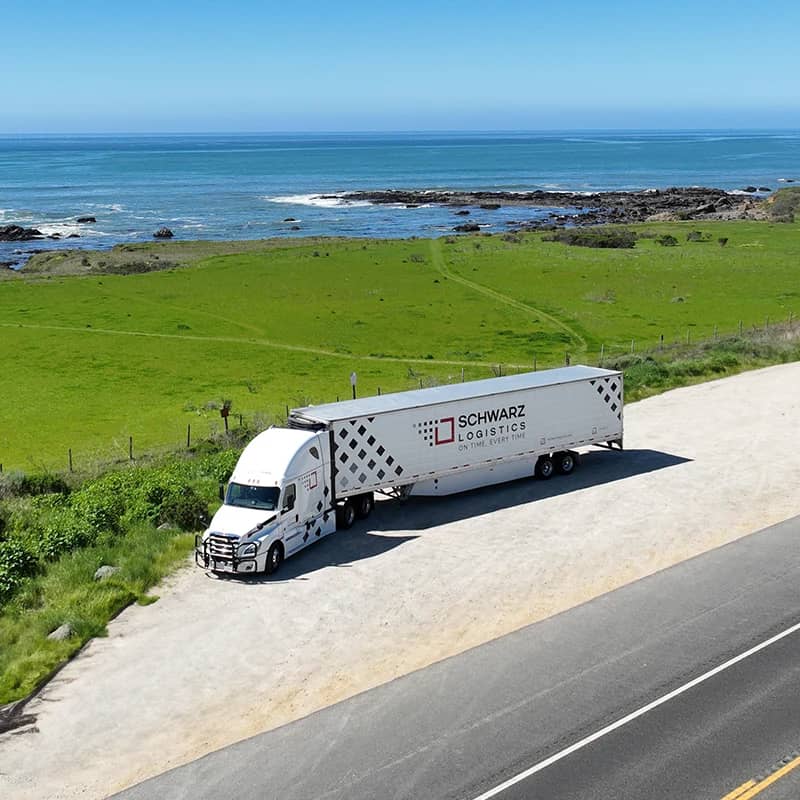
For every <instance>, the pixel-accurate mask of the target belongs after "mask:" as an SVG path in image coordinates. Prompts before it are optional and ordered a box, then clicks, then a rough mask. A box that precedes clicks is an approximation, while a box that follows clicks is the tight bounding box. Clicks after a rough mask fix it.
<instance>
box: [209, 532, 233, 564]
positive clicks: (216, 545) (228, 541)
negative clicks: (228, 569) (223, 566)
mask: <svg viewBox="0 0 800 800" xmlns="http://www.w3.org/2000/svg"><path fill="white" fill-rule="evenodd" d="M238 543H239V540H238V539H236V538H233V537H230V536H225V535H224V534H221V533H212V534H210V535H209V537H208V539H207V541H206V546H207V548H208V550H207V552H208V555H209V556H211V558H213V559H214V560H215V561H233V556H234V553H235V552H236V546H237V545H238Z"/></svg>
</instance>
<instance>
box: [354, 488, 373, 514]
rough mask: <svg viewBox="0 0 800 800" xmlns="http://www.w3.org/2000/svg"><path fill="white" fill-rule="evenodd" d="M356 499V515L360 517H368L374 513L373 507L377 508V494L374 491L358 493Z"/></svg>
mask: <svg viewBox="0 0 800 800" xmlns="http://www.w3.org/2000/svg"><path fill="white" fill-rule="evenodd" d="M354 500H355V509H356V516H357V517H358V518H359V519H366V518H367V517H368V516H369V515H370V514H371V513H372V509H373V508H375V496H374V495H373V494H372V492H366V493H365V494H360V495H358V497H356V498H354Z"/></svg>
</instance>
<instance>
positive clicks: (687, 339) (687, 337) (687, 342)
mask: <svg viewBox="0 0 800 800" xmlns="http://www.w3.org/2000/svg"><path fill="white" fill-rule="evenodd" d="M686 344H689V329H688V328H687V329H686Z"/></svg>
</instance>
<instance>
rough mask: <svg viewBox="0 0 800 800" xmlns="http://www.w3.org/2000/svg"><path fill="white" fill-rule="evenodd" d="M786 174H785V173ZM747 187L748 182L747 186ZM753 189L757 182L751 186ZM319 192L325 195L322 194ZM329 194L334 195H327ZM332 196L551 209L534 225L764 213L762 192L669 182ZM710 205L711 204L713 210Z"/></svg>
mask: <svg viewBox="0 0 800 800" xmlns="http://www.w3.org/2000/svg"><path fill="white" fill-rule="evenodd" d="M784 180H787V179H784ZM749 188H750V187H748V189H749ZM753 191H754V192H756V191H757V190H756V188H755V187H753ZM322 197H323V198H325V197H326V196H325V195H323V196H322ZM330 197H334V196H333V195H331V196H330ZM335 199H337V200H345V201H361V202H363V201H367V202H370V203H375V204H376V205H384V204H387V205H388V204H403V205H407V204H410V203H412V204H413V203H428V204H434V205H441V206H447V207H449V208H453V209H456V208H458V209H459V210H458V211H454V212H453V213H455V214H459V215H463V216H466V209H464V208H463V207H464V206H466V205H470V206H476V205H479V206H481V207H487V206H500V205H502V206H506V207H508V206H515V207H529V208H549V209H553V211H552V212H550V213H549V218H545V219H537V220H531V221H529V222H524V223H521V225H522V227H525V228H530V229H532V230H533V229H536V230H539V229H541V228H542V227H543V226H545V225H548V224H552V223H555V224H560V225H564V224H567V225H602V224H604V223H616V224H621V223H631V222H644V221H647V220H675V219H691V218H692V216H693V215H694V214H703V215H704V216H707V217H711V218H719V219H759V218H761V217H763V209H761V208H760V204H761V203H763V198H761V197H758V196H756V197H751V196H750V195H747V196H745V197H743V196H742V195H741V194H731V193H729V192H726V191H724V190H722V189H710V188H704V187H683V188H681V187H671V188H667V189H644V190H640V191H629V192H623V191H613V192H597V193H595V194H583V193H570V192H548V191H543V190H541V189H539V190H536V191H532V192H492V191H475V192H463V191H452V192H451V191H441V190H424V189H423V190H404V189H392V190H369V191H359V192H349V193H347V194H345V195H335ZM712 208H713V210H712Z"/></svg>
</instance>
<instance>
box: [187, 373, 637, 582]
mask: <svg viewBox="0 0 800 800" xmlns="http://www.w3.org/2000/svg"><path fill="white" fill-rule="evenodd" d="M622 406H623V393H622V374H621V373H620V372H617V371H612V370H607V369H600V368H598V367H586V366H574V367H563V368H560V369H551V370H546V371H542V372H528V373H524V374H519V375H511V376H507V377H501V378H489V379H487V380H480V381H471V382H468V383H458V384H449V385H447V386H436V387H432V388H429V389H417V390H413V391H409V392H398V393H395V394H385V395H378V396H376V397H365V398H363V399H358V400H346V401H343V402H338V403H328V404H325V405H318V406H307V407H305V408H296V409H294V410H293V411H291V412H290V414H289V418H288V427H286V428H276V427H272V428H269V429H268V430H266V431H264V432H263V433H260V434H259V435H258V436H256V437H255V439H253V440H252V441H251V442H250V443H249V444H248V445H247V447H246V448H245V449H244V452H243V453H242V455H241V457H240V458H239V461H238V462H237V464H236V467H235V469H234V471H233V474H232V475H231V478H230V482H229V483H228V485H227V488H226V489H225V491H224V493H223V495H222V496H223V499H224V503H223V505H222V506H221V507H220V509H219V510H218V511H217V513H216V514H215V515H214V518H213V519H212V520H211V524H210V525H209V527H208V529H207V530H206V531H205V532H204V533H203V534H202V536H198V538H197V542H196V548H195V557H196V561H197V563H198V564H199V565H200V566H202V567H205V568H206V569H209V570H212V571H214V572H229V573H256V572H267V573H272V572H274V571H275V570H276V569H277V568H278V567H279V566H280V564H281V562H282V561H283V559H284V558H287V557H289V556H292V555H294V554H295V553H297V552H298V551H300V550H302V549H303V548H304V547H307V546H308V545H310V544H312V543H313V542H315V541H317V539H320V538H321V537H323V536H327V535H328V534H330V533H333V532H334V531H336V530H337V528H349V527H351V526H352V525H353V523H354V522H355V521H356V519H359V518H361V519H363V518H365V517H368V516H369V514H370V512H371V511H372V509H373V507H374V504H375V493H376V492H380V493H383V494H388V495H394V496H398V497H409V496H415V495H437V494H442V495H444V494H453V493H456V492H463V491H466V490H469V489H476V488H478V487H481V486H488V485H490V484H494V483H501V482H503V481H510V480H514V479H518V478H524V477H526V476H535V477H537V478H540V479H547V478H550V477H551V476H552V475H554V474H556V473H560V474H565V475H568V474H569V473H571V472H572V471H573V470H574V469H575V466H576V465H577V453H576V452H575V451H574V450H573V448H576V447H582V446H586V445H605V446H608V447H613V446H616V447H619V448H620V449H622V421H623V420H622V417H623V415H622Z"/></svg>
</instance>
